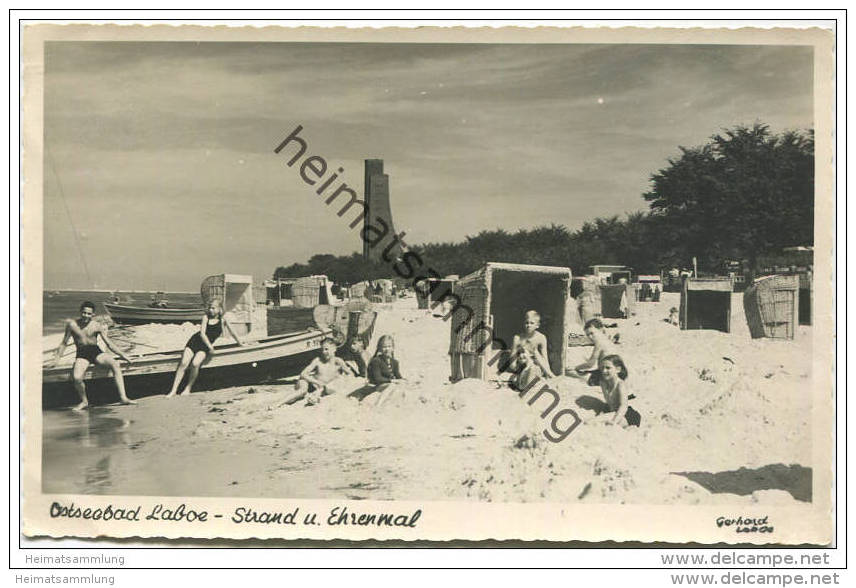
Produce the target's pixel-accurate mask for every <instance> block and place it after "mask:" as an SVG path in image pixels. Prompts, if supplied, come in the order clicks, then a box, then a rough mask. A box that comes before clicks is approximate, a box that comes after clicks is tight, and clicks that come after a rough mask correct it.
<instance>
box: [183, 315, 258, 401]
mask: <svg viewBox="0 0 856 588" xmlns="http://www.w3.org/2000/svg"><path fill="white" fill-rule="evenodd" d="M224 327H225V328H226V330H227V331H229V334H230V335H231V336H232V338H233V339H234V340H235V343H237V344H238V345H243V343H242V342H241V340H240V339H238V336H237V335H235V332H234V331H232V327H231V326H230V325H229V323H228V322H227V321H226V317H225V316H223V307H222V305H221V304H220V301H219V300H217V299H214V300H212V301H211V302H209V303H208V309H207V310H206V311H205V315H203V317H202V323H201V324H200V325H199V331H197V332H196V333H194V334H193V336H192V337H191V338H190V339H188V340H187V343H186V344H185V346H184V351H183V352H182V355H181V360H180V361H179V362H178V367H177V368H176V370H175V377H174V378H173V380H172V388H171V389H170V391H169V393H168V394H167V397H172V396H175V394H176V392H177V391H178V385H179V384H181V380H182V378H184V373H185V372H187V385H185V386H184V389H182V391H181V392H178V395H179V396H182V395H184V394H190V389H191V388H192V387H193V384H194V382H196V377H197V376H198V375H199V369H200V367H201V366H202V363H203V362H205V361H206V360H207V359H208V358H210V357H211V355H212V354H213V353H214V341H216V340H217V338H218V337H219V336H220V335H222V334H223V328H224Z"/></svg>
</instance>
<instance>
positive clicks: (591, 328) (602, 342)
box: [568, 318, 613, 386]
mask: <svg viewBox="0 0 856 588" xmlns="http://www.w3.org/2000/svg"><path fill="white" fill-rule="evenodd" d="M585 334H586V336H587V337H588V338H589V339H590V340H591V342H592V343H593V344H594V349H593V350H592V352H591V356H590V357H589V358H588V359H587V360H586V361H584V362H583V363H581V364H580V365H578V366H577V367H575V368H574V369H573V371H571V372H568V375H569V376H576V377H580V378H588V383H589V386H597V385H598V384H599V379H600V371H599V365H600V360H601V359H603V358H604V357H605V356H607V355H610V354H612V353H613V349H612V342H611V341H610V340H609V337H607V335H606V330H605V329H604V326H603V321H601V320H600V319H599V318H593V319H589V320H588V321H586V326H585Z"/></svg>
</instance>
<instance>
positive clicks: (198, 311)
mask: <svg viewBox="0 0 856 588" xmlns="http://www.w3.org/2000/svg"><path fill="white" fill-rule="evenodd" d="M104 309H105V310H106V311H107V314H109V315H110V318H112V319H113V321H115V322H117V323H122V324H128V325H141V324H147V323H187V322H191V323H194V322H199V321H201V320H202V316H203V315H204V314H205V309H203V308H150V307H144V306H125V305H124V304H113V303H111V302H105V303H104Z"/></svg>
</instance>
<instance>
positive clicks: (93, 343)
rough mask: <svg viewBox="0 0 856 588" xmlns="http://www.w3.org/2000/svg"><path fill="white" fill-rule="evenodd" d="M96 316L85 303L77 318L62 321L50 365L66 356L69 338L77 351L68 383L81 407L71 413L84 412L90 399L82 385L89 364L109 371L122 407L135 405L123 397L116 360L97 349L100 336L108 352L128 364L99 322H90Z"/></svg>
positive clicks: (93, 309) (125, 357)
mask: <svg viewBox="0 0 856 588" xmlns="http://www.w3.org/2000/svg"><path fill="white" fill-rule="evenodd" d="M94 316H95V304H93V303H92V302H89V301H88V300H87V301H86V302H84V303H83V304H81V305H80V318H79V319H68V320H66V321H65V335H63V338H62V342H61V343H60V344H59V347H57V350H56V356H55V357H54V359H53V362H51V367H56V365H57V363H59V360H60V359H61V358H62V356H63V354H64V353H65V348H66V345H67V344H68V340H69V338H71V339H72V340H73V341H74V345H75V347H77V356H76V357H75V358H74V364H73V365H72V367H71V381H72V382H73V384H74V389H75V390H76V391H77V393H78V394H79V395H80V404H78V405H77V406H75V407H74V408H73V409H72V410H83V409H84V408H86V407H87V406H89V399H88V398H87V397H86V384H84V383H83V375H84V374H85V373H86V369H87V368H88V367H89V365H90V364H96V365H100V366H104V367H109V368H110V370H111V371H112V372H113V380H114V381H115V382H116V389H117V390H118V391H119V401H120V402H121V403H122V404H136V402H134V401H133V400H130V399H129V398H128V395H127V394H126V393H125V380H124V378H123V377H122V368H121V367H120V366H119V362H118V361H116V358H114V357H112V356H111V355H110V354H109V353H107V352H105V351H102V350H101V348H100V347H99V346H98V335H101V340H102V341H104V344H105V345H106V346H107V348H108V349H109V350H110V351H112V352H113V353H115V354H116V355H118V356H119V357H121V358H122V359H124V360H125V361H127V362H128V363H129V364H130V363H131V358H129V357H128V356H127V355H125V354H124V353H123V352H122V350H120V349H119V348H118V347H114V346H113V342H112V341H110V338H109V337H107V331H106V330H105V329H104V325H102V324H101V323H100V322H99V321H96V320H93V317H94Z"/></svg>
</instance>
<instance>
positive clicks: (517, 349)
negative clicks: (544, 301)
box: [508, 310, 555, 390]
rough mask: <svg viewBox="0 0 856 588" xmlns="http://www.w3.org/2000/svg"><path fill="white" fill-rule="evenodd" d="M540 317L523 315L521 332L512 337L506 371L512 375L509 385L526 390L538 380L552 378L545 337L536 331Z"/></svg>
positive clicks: (535, 314)
mask: <svg viewBox="0 0 856 588" xmlns="http://www.w3.org/2000/svg"><path fill="white" fill-rule="evenodd" d="M540 326H541V315H540V314H538V313H537V312H536V311H534V310H529V311H527V312H526V314H525V315H523V332H522V333H521V334H519V335H515V336H514V342H513V343H512V345H511V361H510V362H509V364H508V370H509V371H511V372H512V373H513V375H512V376H511V379H510V380H509V385H511V387H512V388H514V389H516V390H526V389H527V388H528V387H529V386H530V384H531V383H532V382H534V381H535V380H537V379H538V378H554V377H555V376H554V375H553V372H552V371H551V370H550V362H549V361H548V360H547V337H545V336H544V333H542V332H541V331H539V330H538V328H539V327H540Z"/></svg>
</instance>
